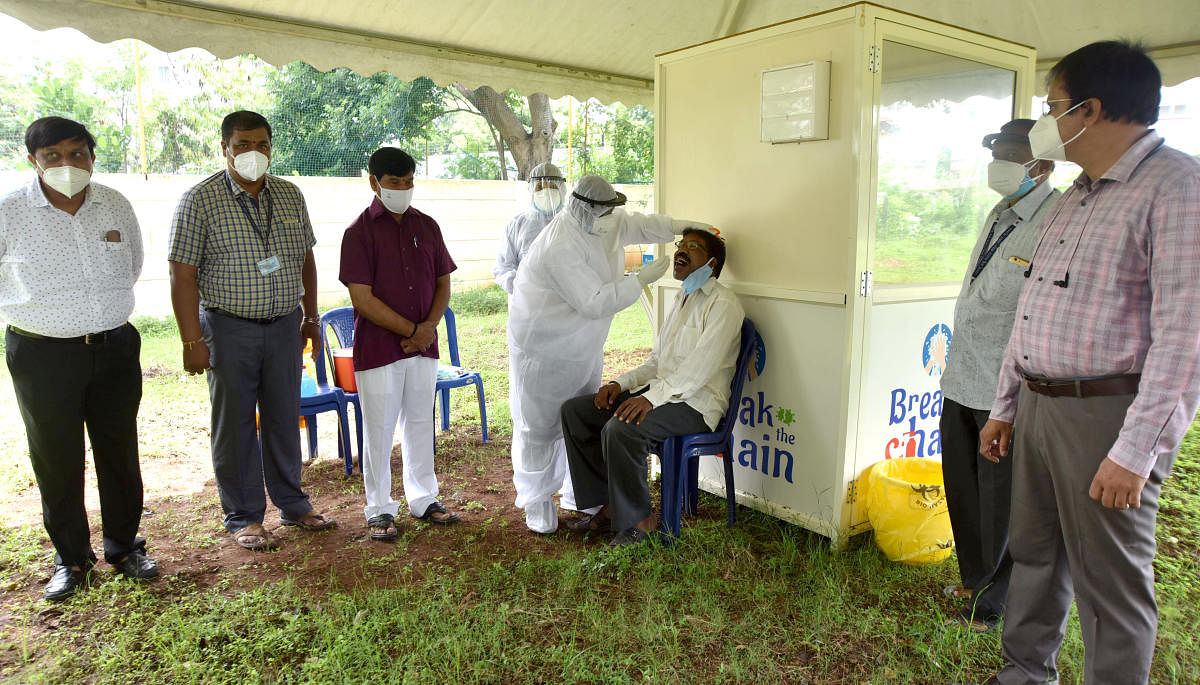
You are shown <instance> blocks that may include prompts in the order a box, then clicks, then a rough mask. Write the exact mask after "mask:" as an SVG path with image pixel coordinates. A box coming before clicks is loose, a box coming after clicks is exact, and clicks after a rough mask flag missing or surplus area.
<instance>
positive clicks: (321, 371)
mask: <svg viewBox="0 0 1200 685" xmlns="http://www.w3.org/2000/svg"><path fill="white" fill-rule="evenodd" d="M329 329H333V335H334V337H336V338H337V344H338V347H353V346H354V307H336V308H334V309H330V310H329V311H327V312H325V313H324V314H322V315H321V347H322V348H323V354H321V355H318V356H320V357H321V360H320V361H319V362H317V382H318V383H324V382H325V366H326V364H332V363H333V350H332V349H330V347H329V333H328V331H329Z"/></svg>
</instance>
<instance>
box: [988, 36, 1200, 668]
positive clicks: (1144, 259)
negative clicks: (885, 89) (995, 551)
mask: <svg viewBox="0 0 1200 685" xmlns="http://www.w3.org/2000/svg"><path fill="white" fill-rule="evenodd" d="M1048 85H1049V92H1048V95H1047V100H1046V106H1047V107H1046V114H1045V116H1043V117H1042V118H1041V119H1040V120H1039V121H1038V123H1037V124H1036V125H1035V126H1034V127H1033V129H1032V130H1031V131H1030V134H1029V141H1030V146H1031V147H1032V150H1033V154H1034V156H1035V157H1038V158H1041V159H1058V160H1063V159H1065V160H1066V161H1070V162H1074V163H1076V164H1078V165H1079V166H1080V167H1082V169H1083V173H1081V174H1080V175H1079V177H1078V178H1077V179H1076V180H1075V182H1074V184H1073V185H1072V186H1071V187H1070V188H1069V189H1068V190H1067V192H1066V193H1065V194H1064V195H1063V197H1062V199H1061V200H1059V202H1058V204H1057V205H1056V206H1055V208H1054V210H1052V211H1051V213H1050V214H1049V216H1048V218H1047V221H1046V224H1045V225H1044V227H1043V228H1042V231H1041V233H1040V235H1039V238H1038V243H1037V246H1036V247H1035V249H1034V252H1033V257H1032V264H1031V265H1030V267H1029V269H1028V270H1027V273H1028V280H1027V281H1026V284H1025V288H1024V290H1023V291H1022V293H1021V298H1020V300H1019V301H1018V304H1017V316H1016V321H1015V323H1014V327H1013V332H1012V336H1011V338H1010V339H1009V342H1008V347H1007V349H1006V350H1005V356H1004V361H1003V362H1002V364H1001V371H1000V383H999V386H998V388H997V391H996V399H995V403H994V404H993V406H992V411H991V418H990V419H989V420H988V422H987V424H986V425H985V426H984V428H983V430H982V431H981V432H980V452H981V453H983V454H984V455H985V456H987V457H989V458H990V459H992V460H996V459H999V458H1001V457H1005V456H1007V455H1008V451H1009V446H1010V442H1011V445H1012V448H1013V451H1014V452H1015V454H1016V455H1017V456H1016V459H1015V460H1014V462H1013V478H1012V519H1011V526H1010V551H1011V553H1012V557H1013V562H1014V566H1013V572H1012V581H1011V585H1010V589H1009V595H1008V610H1007V613H1006V617H1005V625H1004V636H1003V652H1004V659H1005V662H1006V663H1005V667H1004V669H1003V670H1002V671H1001V672H1000V673H999V674H997V675H996V677H995V678H993V679H992V680H991V681H989V682H998V683H1006V684H1008V683H1035V682H1036V683H1056V682H1058V671H1057V668H1056V662H1057V657H1058V651H1059V648H1060V646H1061V644H1062V639H1063V633H1064V631H1065V629H1066V625H1067V616H1068V612H1069V610H1070V607H1071V600H1072V597H1074V599H1075V601H1076V603H1077V605H1078V608H1079V623H1080V626H1081V629H1082V632H1083V641H1084V647H1085V650H1086V655H1085V662H1084V669H1085V673H1084V674H1083V675H1084V681H1085V682H1087V683H1089V685H1090V684H1094V683H1144V682H1146V681H1147V680H1148V678H1149V674H1150V662H1151V658H1152V657H1153V655H1154V638H1155V632H1156V630H1157V623H1158V610H1157V605H1156V604H1155V600H1154V572H1153V561H1154V553H1155V547H1154V528H1155V519H1156V516H1157V514H1158V494H1159V490H1160V488H1161V486H1162V481H1163V479H1164V478H1166V476H1167V475H1168V473H1170V470H1171V465H1172V463H1173V462H1174V460H1175V453H1176V450H1177V449H1178V447H1179V443H1180V440H1181V439H1182V438H1183V434H1184V433H1185V432H1186V431H1187V429H1188V426H1189V425H1191V423H1192V420H1193V418H1194V417H1195V415H1196V407H1197V405H1198V404H1200V376H1198V374H1197V371H1198V369H1200V317H1197V316H1196V315H1195V312H1196V311H1197V309H1200V289H1198V288H1197V287H1196V283H1197V282H1198V281H1200V163H1198V162H1197V161H1196V160H1195V159H1193V158H1191V157H1189V156H1188V155H1186V154H1183V153H1181V152H1179V151H1178V150H1174V149H1172V148H1169V147H1167V146H1165V145H1164V144H1163V139H1162V137H1160V136H1159V135H1158V134H1156V133H1155V132H1154V131H1152V130H1150V128H1149V126H1150V125H1151V124H1153V123H1154V122H1155V121H1156V120H1157V118H1158V103H1159V91H1160V89H1161V85H1162V82H1161V79H1160V77H1159V73H1158V69H1157V67H1155V65H1154V62H1152V61H1151V60H1150V58H1149V57H1148V56H1147V55H1146V53H1145V52H1144V51H1143V50H1142V48H1141V47H1140V46H1137V45H1133V44H1130V43H1127V42H1117V41H1105V42H1100V43H1093V44H1091V45H1088V46H1085V47H1083V48H1080V49H1079V50H1076V51H1075V52H1073V53H1071V54H1070V55H1067V56H1066V57H1064V58H1063V59H1062V60H1060V61H1059V62H1058V64H1056V65H1055V66H1054V68H1052V69H1051V70H1050V74H1049V77H1048ZM1014 429H1015V431H1014Z"/></svg>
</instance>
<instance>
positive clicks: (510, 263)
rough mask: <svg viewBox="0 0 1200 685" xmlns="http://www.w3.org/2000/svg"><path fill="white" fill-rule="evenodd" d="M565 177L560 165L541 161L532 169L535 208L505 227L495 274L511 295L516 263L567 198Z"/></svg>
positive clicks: (530, 184) (498, 281)
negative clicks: (502, 244) (502, 245)
mask: <svg viewBox="0 0 1200 685" xmlns="http://www.w3.org/2000/svg"><path fill="white" fill-rule="evenodd" d="M566 194H567V187H566V179H564V178H563V175H562V172H561V171H559V170H558V167H556V166H554V165H553V164H551V163H550V162H542V163H541V164H539V165H537V166H535V167H534V168H533V170H532V171H530V172H529V197H530V199H531V200H532V205H533V206H532V207H530V208H529V209H527V210H525V211H524V212H521V213H520V214H518V215H516V216H514V217H513V218H512V220H511V221H509V222H508V226H506V227H505V228H504V247H503V248H502V249H501V250H500V252H499V253H497V254H496V266H495V267H494V268H493V269H492V276H495V278H496V285H498V286H500V287H501V288H504V292H506V293H508V294H509V295H512V292H513V279H515V278H516V277H517V265H519V264H520V263H521V260H522V259H524V258H525V255H526V254H527V253H528V252H529V248H530V247H531V246H532V245H533V241H534V239H535V238H537V237H538V236H539V235H541V233H542V229H543V228H545V227H546V226H547V224H549V223H550V220H551V219H553V218H554V215H555V214H558V210H560V209H562V206H563V201H564V200H565V199H566Z"/></svg>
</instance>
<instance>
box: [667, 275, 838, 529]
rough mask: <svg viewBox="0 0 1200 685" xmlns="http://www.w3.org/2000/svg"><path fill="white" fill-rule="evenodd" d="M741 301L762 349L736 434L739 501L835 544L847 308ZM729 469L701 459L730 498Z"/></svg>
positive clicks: (703, 474)
mask: <svg viewBox="0 0 1200 685" xmlns="http://www.w3.org/2000/svg"><path fill="white" fill-rule="evenodd" d="M735 290H736V288H735ZM666 292H668V293H671V294H672V295H673V292H674V291H673V290H672V291H666ZM740 300H741V302H742V306H743V307H744V308H745V310H746V316H747V317H749V318H750V320H751V321H753V322H754V323H755V326H756V327H757V328H758V334H759V337H760V338H761V339H762V346H761V347H760V350H759V352H760V355H761V358H760V359H759V360H758V361H759V364H758V367H756V368H755V370H754V371H753V372H752V373H751V376H750V378H751V380H750V381H749V382H748V383H746V386H745V388H744V389H743V391H742V393H743V396H744V397H743V400H742V403H741V404H740V406H739V407H738V422H737V425H736V427H735V428H734V439H733V446H734V449H733V455H732V458H733V460H734V469H733V470H734V483H735V484H736V488H737V492H738V499H739V500H740V501H741V502H742V503H743V504H746V505H748V506H751V507H753V508H755V509H759V510H762V511H766V512H768V513H770V514H772V515H774V516H777V517H779V518H782V519H785V520H790V521H794V522H797V523H801V524H803V525H805V527H808V528H811V529H813V530H817V531H819V532H821V533H822V534H825V535H828V536H830V537H835V535H836V531H837V530H838V522H839V521H840V517H841V515H842V500H843V499H844V497H845V491H844V488H842V487H840V485H839V484H841V483H843V479H842V477H841V474H842V470H841V468H840V466H841V465H840V463H839V460H838V459H836V458H833V455H836V454H839V453H841V452H842V446H841V440H842V431H841V430H840V427H841V426H842V423H843V422H842V411H843V408H842V403H843V395H844V393H845V383H844V378H845V366H846V359H845V354H846V351H845V347H844V345H843V342H842V341H843V339H844V336H845V335H846V326H847V325H848V315H847V310H846V308H845V307H844V306H839V305H829V304H817V303H809V302H795V301H788V300H781V299H774V298H769V297H754V296H748V295H745V294H740ZM722 468H723V467H722V465H721V464H720V462H719V461H717V460H716V459H702V460H701V466H700V480H701V487H702V488H704V489H705V490H707V491H709V492H712V493H714V494H723V493H724V492H725V477H724V471H723V470H722Z"/></svg>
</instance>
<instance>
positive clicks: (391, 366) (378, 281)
mask: <svg viewBox="0 0 1200 685" xmlns="http://www.w3.org/2000/svg"><path fill="white" fill-rule="evenodd" d="M367 168H368V171H370V174H371V175H370V177H369V181H370V184H371V190H372V191H373V192H374V193H375V195H376V197H375V199H374V200H372V201H371V205H370V206H369V207H367V208H366V209H365V210H363V213H362V214H360V215H359V216H358V218H357V219H355V220H354V223H352V224H350V227H349V228H347V229H346V233H345V235H343V236H342V261H341V270H340V273H339V274H338V278H339V280H341V281H342V283H345V284H346V287H347V288H348V289H349V290H350V300H351V301H352V302H353V303H354V380H355V382H356V383H357V384H358V395H359V400H360V401H361V402H362V409H363V416H364V426H365V432H366V436H367V444H366V448H365V450H364V454H363V461H362V467H363V485H364V489H365V490H366V495H367V506H366V508H365V510H364V511H365V514H366V517H367V526H368V527H369V528H370V533H371V538H372V539H375V540H394V539H395V538H396V536H397V535H398V533H399V531H398V529H397V528H396V524H395V518H396V513H397V511H398V510H399V506H400V503H399V502H397V501H396V500H395V499H393V498H392V469H391V456H392V438H393V436H394V435H395V430H396V423H397V420H398V421H399V424H400V448H401V456H402V458H403V460H404V494H405V497H406V498H407V500H408V510H409V513H410V514H412V516H414V517H416V518H419V519H422V520H426V521H429V522H432V523H441V524H449V523H454V522H456V521H458V518H459V517H458V514H451V513H450V512H448V511H446V508H445V507H443V506H442V505H441V503H440V502H438V499H437V496H438V482H437V476H436V475H434V472H433V391H434V384H435V382H436V379H437V366H438V363H437V359H438V347H437V325H438V321H440V320H441V318H442V314H443V313H444V312H445V311H446V305H447V304H448V303H449V302H450V272H452V271H454V270H455V269H456V268H457V267H456V266H455V264H454V260H453V259H451V258H450V253H449V252H447V251H446V244H445V242H444V241H443V240H442V232H441V229H439V228H438V225H437V222H436V221H434V220H433V219H431V218H430V217H428V216H426V215H425V214H422V213H421V212H419V211H417V210H416V209H415V208H414V207H412V206H410V203H411V202H412V193H413V171H414V170H416V162H415V161H414V160H413V158H412V157H411V156H409V155H408V153H406V152H404V151H403V150H400V149H399V148H394V147H383V148H380V149H378V150H376V151H375V153H374V154H372V155H371V159H370V160H369V161H368V163H367Z"/></svg>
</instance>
